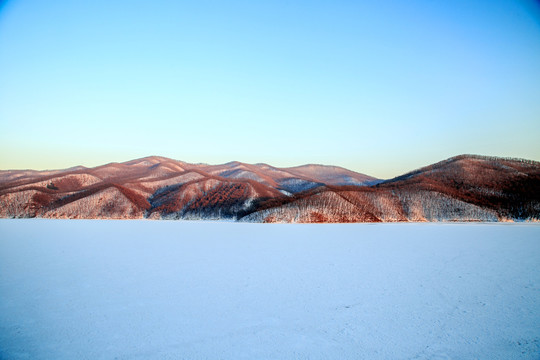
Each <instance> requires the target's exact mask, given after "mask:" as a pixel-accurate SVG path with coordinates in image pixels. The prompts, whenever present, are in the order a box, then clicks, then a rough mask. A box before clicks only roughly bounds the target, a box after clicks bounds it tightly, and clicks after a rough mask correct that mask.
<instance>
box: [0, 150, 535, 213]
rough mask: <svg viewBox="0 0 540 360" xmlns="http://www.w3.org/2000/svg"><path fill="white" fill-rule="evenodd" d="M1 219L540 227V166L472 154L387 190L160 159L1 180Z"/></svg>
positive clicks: (314, 171)
mask: <svg viewBox="0 0 540 360" xmlns="http://www.w3.org/2000/svg"><path fill="white" fill-rule="evenodd" d="M0 217H46V218H127V219H134V218H145V217H146V218H152V219H159V218H170V219H233V220H242V221H257V222H381V221H382V222H389V221H507V220H533V221H536V220H539V219H540V164H539V163H538V162H534V161H527V160H520V159H504V158H493V157H482V156H473V155H462V156H457V157H454V158H451V159H448V160H445V161H441V162H439V163H437V164H433V165H430V166H427V167H424V168H421V169H418V170H415V171H412V172H410V173H407V174H405V175H402V176H399V177H397V178H394V179H391V180H387V181H380V180H377V179H375V178H372V177H369V176H367V175H363V174H359V173H356V172H353V171H349V170H347V169H344V168H340V167H335V166H323V165H305V166H299V167H294V168H276V167H273V166H270V165H267V164H255V165H252V164H245V163H240V162H230V163H227V164H222V165H206V164H188V163H185V162H182V161H176V160H172V159H168V158H163V157H156V156H151V157H146V158H142V159H136V160H132V161H128V162H124V163H110V164H106V165H102V166H98V167H95V168H84V167H76V168H70V169H66V170H56V171H43V172H40V171H33V170H24V171H1V172H0Z"/></svg>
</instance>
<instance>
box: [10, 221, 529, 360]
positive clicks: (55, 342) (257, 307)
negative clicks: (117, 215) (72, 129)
mask: <svg viewBox="0 0 540 360" xmlns="http://www.w3.org/2000/svg"><path fill="white" fill-rule="evenodd" d="M538 264H540V226H538V225H535V224H324V225H314V224H302V225H299V224H296V225H291V224H242V223H223V222H220V223H213V222H188V221H149V220H140V221H97V220H93V221H92V220H44V219H30V220H0V359H490V360H494V359H505V360H506V359H538V358H539V357H540V351H539V348H540V270H539V267H538Z"/></svg>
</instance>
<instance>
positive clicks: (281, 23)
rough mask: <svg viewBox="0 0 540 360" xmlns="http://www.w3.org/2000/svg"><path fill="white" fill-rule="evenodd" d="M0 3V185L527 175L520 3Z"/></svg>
mask: <svg viewBox="0 0 540 360" xmlns="http://www.w3.org/2000/svg"><path fill="white" fill-rule="evenodd" d="M0 4H1V5H0V125H1V127H0V169H17V168H18V169H21V168H35V169H47V168H64V167H70V166H74V165H78V164H82V165H86V166H95V165H99V164H102V163H107V162H111V161H125V160H130V159H133V158H137V157H142V156H147V155H162V156H167V157H171V158H175V159H179V160H184V161H188V162H206V163H222V162H227V161H230V160H238V161H244V162H250V163H255V162H267V163H270V164H273V165H276V166H292V165H299V164H303V163H323V164H333V165H340V166H345V167H347V168H350V169H352V170H356V171H359V172H363V173H367V174H369V175H373V176H377V177H382V178H386V177H391V176H394V175H398V174H400V173H403V172H405V171H408V170H411V169H413V168H417V167H420V166H423V165H427V164H429V163H432V162H436V161H438V160H442V159H444V158H447V157H450V156H453V155H457V154H461V153H475V154H484V155H496V156H512V157H524V158H528V159H534V160H540V5H538V2H535V1H532V0H531V1H525V0H523V1H520V0H506V1H505V0H500V1H498V0H485V1H479V0H453V1H448V0H425V1H415V0H411V1H385V2H382V1H377V0H373V1H370V0H368V1H350V0H347V1H345V0H333V1H317V0H312V1H301V0H299V1H279V0H276V1H235V0H232V1H205V0H197V1H164V0H154V1H133V0H130V1H127V0H116V1H110V0H94V1H80V0H76V1H75V0H55V1H37V0H8V1H4V2H2V1H0Z"/></svg>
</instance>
